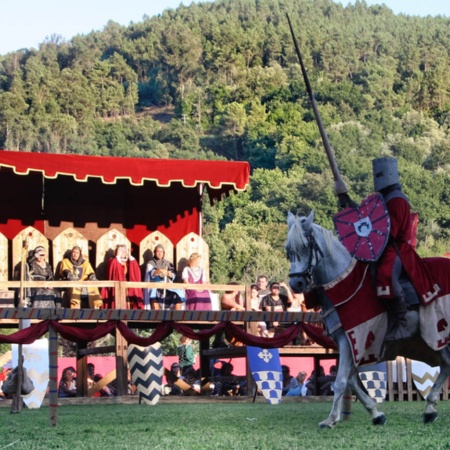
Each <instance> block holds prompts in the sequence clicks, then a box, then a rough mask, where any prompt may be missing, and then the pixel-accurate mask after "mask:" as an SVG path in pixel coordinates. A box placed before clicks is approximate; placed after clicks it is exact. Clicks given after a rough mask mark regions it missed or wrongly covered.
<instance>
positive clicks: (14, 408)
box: [11, 239, 30, 414]
mask: <svg viewBox="0 0 450 450" xmlns="http://www.w3.org/2000/svg"><path fill="white" fill-rule="evenodd" d="M27 254H28V240H27V239H25V240H24V241H23V242H22V258H21V260H20V288H19V305H18V307H19V308H23V307H24V306H25V302H24V288H23V282H24V279H25V264H26V260H27ZM29 326H30V321H29V320H26V321H24V320H23V319H19V330H23V329H24V328H26V327H29ZM17 353H18V357H17V386H16V393H15V395H14V398H13V401H12V403H11V413H12V414H18V413H20V411H22V406H23V401H22V381H23V355H22V344H18V348H17Z"/></svg>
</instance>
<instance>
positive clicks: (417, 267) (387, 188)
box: [372, 157, 439, 341]
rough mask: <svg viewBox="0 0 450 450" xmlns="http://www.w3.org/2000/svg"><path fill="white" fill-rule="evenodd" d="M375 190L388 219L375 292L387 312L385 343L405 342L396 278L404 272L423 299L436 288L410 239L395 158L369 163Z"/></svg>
mask: <svg viewBox="0 0 450 450" xmlns="http://www.w3.org/2000/svg"><path fill="white" fill-rule="evenodd" d="M372 169H373V180H374V188H375V191H377V192H379V193H380V194H381V195H382V196H383V199H384V201H385V204H386V207H387V210H388V212H389V217H390V223H391V226H390V234H389V241H388V244H387V245H386V248H385V250H384V251H383V253H382V255H381V256H380V258H379V259H378V261H377V276H376V289H377V296H378V297H379V298H380V300H382V302H383V304H384V306H385V308H386V310H387V313H388V329H387V333H386V336H385V341H393V340H398V339H407V338H409V337H411V336H410V333H409V331H408V329H407V326H406V325H407V323H406V312H407V304H406V297H405V293H404V292H403V289H402V286H401V284H400V281H399V278H400V275H401V273H402V269H404V270H405V271H406V273H407V275H408V277H409V279H410V280H411V282H412V284H413V285H414V287H415V289H416V291H417V292H418V293H419V295H420V296H421V298H422V299H424V298H427V299H428V301H430V300H431V298H433V297H435V296H437V294H438V292H437V289H439V287H438V286H437V285H436V284H435V283H434V281H433V280H432V278H431V276H430V274H429V273H428V272H427V270H426V269H425V266H424V264H423V261H422V260H421V258H420V256H419V255H418V254H417V253H416V251H415V249H414V247H413V245H412V244H411V240H412V238H413V237H414V225H413V222H412V220H411V207H410V204H409V201H408V199H407V198H406V196H405V194H404V193H403V191H402V187H401V184H400V183H399V173H398V163H397V159H396V158H392V157H382V158H376V159H374V160H373V161H372Z"/></svg>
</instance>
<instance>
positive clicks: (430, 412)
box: [423, 365, 450, 424]
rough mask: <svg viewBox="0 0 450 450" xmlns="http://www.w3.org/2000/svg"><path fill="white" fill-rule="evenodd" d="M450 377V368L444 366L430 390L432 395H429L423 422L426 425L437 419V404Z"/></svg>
mask: <svg viewBox="0 0 450 450" xmlns="http://www.w3.org/2000/svg"><path fill="white" fill-rule="evenodd" d="M449 375H450V366H449V365H442V366H441V371H440V373H439V376H438V377H437V380H436V383H434V385H433V387H432V388H431V390H430V393H429V394H428V395H427V404H426V406H425V412H424V413H423V421H424V423H426V424H428V423H432V422H434V421H435V420H436V419H437V415H438V413H437V409H436V405H437V402H438V401H439V397H440V395H441V391H442V388H443V387H444V384H445V383H446V382H447V380H448V377H449Z"/></svg>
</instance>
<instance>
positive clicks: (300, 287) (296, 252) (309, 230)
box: [286, 211, 322, 292]
mask: <svg viewBox="0 0 450 450" xmlns="http://www.w3.org/2000/svg"><path fill="white" fill-rule="evenodd" d="M287 222H288V226H289V231H288V237H287V241H286V251H287V257H288V259H289V261H290V263H291V269H290V273H289V278H290V282H289V284H290V286H291V288H292V290H293V291H294V292H304V291H306V289H307V288H308V286H310V285H311V283H312V277H313V271H314V266H315V264H316V263H317V258H318V253H322V251H321V250H320V248H319V247H318V245H317V241H316V238H315V236H314V227H313V225H314V211H311V214H310V215H309V216H308V217H299V216H294V215H293V214H292V213H291V212H289V213H288V218H287Z"/></svg>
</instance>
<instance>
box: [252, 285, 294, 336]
mask: <svg viewBox="0 0 450 450" xmlns="http://www.w3.org/2000/svg"><path fill="white" fill-rule="evenodd" d="M281 288H283V289H284V291H285V292H286V295H285V294H281V293H280V292H281ZM293 298H294V297H293V295H292V291H291V290H290V289H289V287H288V286H287V284H286V283H279V282H278V281H272V282H271V283H270V294H268V295H266V296H265V297H263V298H262V300H261V303H260V305H259V308H260V309H261V310H262V311H270V312H278V311H286V310H287V308H288V306H289V305H290V304H291V303H292V300H293ZM278 325H279V323H278V322H268V323H267V329H268V332H269V335H270V336H273V335H274V333H275V328H276V327H278Z"/></svg>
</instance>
